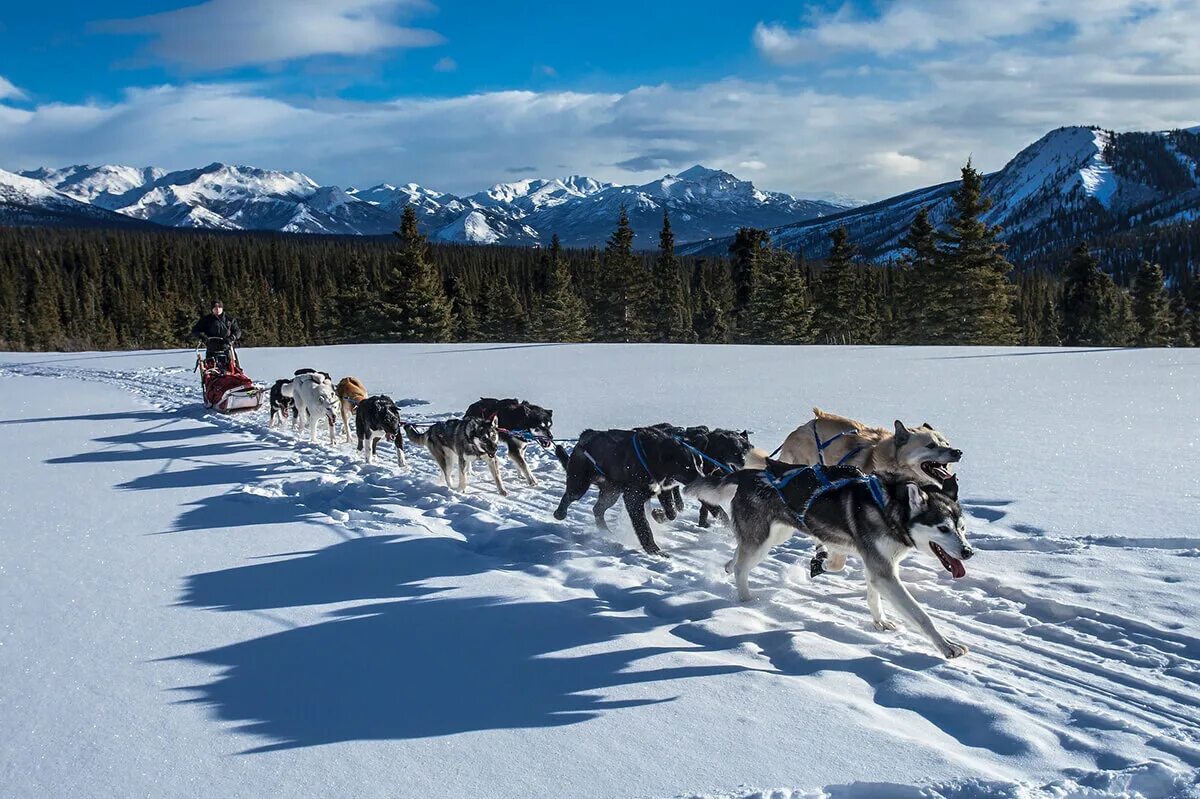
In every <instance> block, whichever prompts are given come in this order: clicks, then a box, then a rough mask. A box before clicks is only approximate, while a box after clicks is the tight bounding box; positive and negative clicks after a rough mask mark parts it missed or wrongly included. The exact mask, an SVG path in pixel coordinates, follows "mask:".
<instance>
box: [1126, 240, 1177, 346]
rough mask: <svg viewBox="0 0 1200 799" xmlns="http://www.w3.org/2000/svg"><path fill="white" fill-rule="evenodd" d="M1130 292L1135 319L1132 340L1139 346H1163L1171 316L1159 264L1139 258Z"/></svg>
mask: <svg viewBox="0 0 1200 799" xmlns="http://www.w3.org/2000/svg"><path fill="white" fill-rule="evenodd" d="M1132 293H1133V297H1132V299H1133V316H1134V319H1135V320H1136V321H1137V337H1136V341H1135V343H1136V344H1137V346H1139V347H1162V346H1164V345H1165V344H1167V343H1168V342H1169V341H1170V338H1171V319H1170V309H1169V308H1168V305H1167V292H1166V289H1165V288H1164V286H1163V273H1162V267H1160V266H1159V265H1158V264H1152V263H1150V262H1149V261H1143V262H1142V266H1141V268H1140V269H1138V272H1137V276H1136V277H1135V278H1134V280H1133V292H1132Z"/></svg>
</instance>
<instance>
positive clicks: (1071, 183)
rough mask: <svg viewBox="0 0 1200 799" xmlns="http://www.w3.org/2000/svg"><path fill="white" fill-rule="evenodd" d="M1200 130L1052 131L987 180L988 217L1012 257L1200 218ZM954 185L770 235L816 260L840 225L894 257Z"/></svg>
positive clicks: (948, 205)
mask: <svg viewBox="0 0 1200 799" xmlns="http://www.w3.org/2000/svg"><path fill="white" fill-rule="evenodd" d="M1197 159H1200V133H1198V132H1196V131H1167V132H1159V133H1112V132H1111V131H1105V130H1101V129H1098V128H1090V127H1065V128H1059V129H1057V130H1054V131H1051V132H1050V133H1048V134H1046V135H1045V136H1043V137H1042V138H1041V139H1039V140H1038V141H1036V142H1034V143H1033V144H1031V145H1030V146H1028V147H1026V148H1025V149H1024V150H1022V151H1021V152H1020V153H1018V154H1017V155H1016V156H1015V157H1014V158H1013V159H1012V160H1011V161H1009V162H1008V164H1006V165H1005V167H1004V168H1003V169H1001V170H1000V171H998V172H994V173H992V174H990V175H987V176H986V177H985V179H984V191H985V193H986V195H987V196H988V197H989V198H990V199H991V201H992V203H993V205H992V208H991V209H990V210H989V211H988V212H987V214H986V215H985V219H986V220H987V221H988V222H990V223H992V224H998V225H1001V226H1003V227H1004V236H1005V237H1006V240H1007V241H1008V243H1009V245H1010V247H1011V254H1012V255H1014V256H1015V257H1036V256H1037V255H1039V254H1040V253H1045V252H1052V251H1055V250H1056V249H1061V248H1062V247H1064V246H1069V245H1073V244H1074V243H1076V242H1078V241H1080V240H1087V239H1088V238H1089V237H1093V238H1094V237H1096V236H1099V235H1107V234H1110V233H1112V232H1114V231H1115V230H1123V229H1129V228H1132V227H1137V226H1145V225H1154V224H1162V223H1164V222H1170V221H1177V220H1179V219H1190V218H1195V217H1196V216H1197V215H1200V168H1198V167H1197ZM955 186H956V184H955V183H945V184H941V185H939V186H932V187H929V188H924V189H918V190H916V191H912V192H908V193H905V194H901V195H899V196H896V197H892V198H890V199H887V200H883V201H881V202H877V203H873V204H870V205H865V206H862V207H859V208H854V209H852V210H849V211H846V212H843V213H838V214H835V215H833V216H830V217H828V218H827V219H819V220H808V221H805V222H800V223H797V224H792V225H787V226H783V227H777V228H774V229H772V230H771V234H772V237H773V238H774V240H775V241H776V242H777V243H779V244H782V245H783V246H786V247H789V248H792V249H802V250H803V251H804V252H805V253H806V254H807V255H810V256H818V257H819V256H821V255H823V254H824V253H825V252H826V251H827V250H828V246H829V233H830V231H831V230H832V229H833V228H834V227H836V226H838V225H845V226H846V227H847V229H848V230H849V231H850V236H851V238H852V239H853V240H854V241H855V242H856V243H857V244H858V245H859V246H860V248H861V249H862V251H863V253H864V254H865V255H867V256H869V257H873V258H890V257H894V256H896V255H899V254H900V240H901V239H902V238H903V236H904V234H905V233H906V232H907V229H908V225H909V224H910V223H911V222H912V219H913V216H914V215H915V214H916V212H917V210H918V209H919V208H921V207H925V208H928V209H929V211H930V215H931V216H932V218H933V219H934V221H935V222H941V221H943V220H944V219H945V218H946V217H947V216H948V215H949V214H950V213H951V212H952V205H953V200H952V198H951V195H952V193H953V191H954V188H955ZM727 248H728V240H724V239H723V240H715V241H709V242H695V243H693V244H692V245H691V246H689V247H686V248H684V249H685V251H687V252H723V251H724V250H725V249H727Z"/></svg>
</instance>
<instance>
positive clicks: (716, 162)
mask: <svg viewBox="0 0 1200 799" xmlns="http://www.w3.org/2000/svg"><path fill="white" fill-rule="evenodd" d="M47 8H51V9H52V10H49V11H47V10H46V9H47ZM1197 30H1200V0H1133V1H1128V0H1089V2H1086V3H1084V2H1078V1H1077V0H1073V1H1071V2H1063V1H1061V0H1005V2H1002V3H997V2H994V0H893V2H874V3H872V2H844V3H843V2H822V3H801V2H761V1H760V0H740V2H737V3H729V2H727V0H724V1H721V2H719V1H718V0H689V1H688V2H683V1H682V0H660V2H656V3H654V2H638V3H629V2H625V0H608V2H605V3H575V2H553V3H552V2H540V0H528V1H527V2H519V3H497V2H495V0H492V1H491V2H477V0H207V2H200V3H192V4H188V3H181V2H168V1H167V0H106V2H104V3H96V2H78V1H77V0H57V2H55V3H53V4H47V6H41V5H40V4H37V3H20V4H18V3H9V4H5V8H4V9H3V10H2V11H0V168H2V169H8V170H20V169H31V168H34V167H37V166H43V165H48V166H64V165H67V164H75V163H91V164H99V163H125V164H133V165H139V166H143V165H154V166H161V167H164V168H167V169H181V168H187V167H194V166H202V165H204V164H208V163H211V162H213V161H224V162H229V163H243V164H251V165H254V166H259V167H264V168H270V169H284V170H297V171H301V172H304V173H306V174H308V175H310V176H311V177H312V178H314V179H315V180H317V181H318V182H320V183H322V184H335V185H340V186H343V187H347V186H352V185H355V186H363V185H368V184H374V183H379V182H383V181H386V182H389V183H393V184H401V183H408V182H416V183H420V184H422V185H424V186H427V187H431V188H434V189H439V190H442V191H450V192H455V193H466V192H473V191H477V190H479V189H482V188H484V187H486V186H489V185H491V184H493V183H497V182H502V181H511V180H517V179H520V178H524V177H533V176H542V177H549V176H555V175H566V174H583V175H588V176H591V177H595V178H599V179H602V180H609V181H613V182H617V183H640V182H646V181H649V180H652V179H654V178H656V177H659V176H661V175H663V174H665V173H667V172H678V171H682V170H683V169H686V168H687V167H689V166H691V165H692V164H696V163H701V164H704V165H705V166H709V167H713V168H722V169H726V170H728V171H730V172H732V173H734V174H736V175H738V176H739V177H742V178H745V179H749V180H753V181H754V183H755V184H756V185H758V186H759V187H760V188H765V189H772V190H778V191H787V192H789V193H793V194H797V195H803V196H822V195H828V194H837V195H844V196H850V197H854V198H858V199H861V200H874V199H880V198H883V197H887V196H891V195H893V194H896V193H899V192H903V191H906V190H909V189H913V188H917V187H920V186H925V185H929V184H932V183H938V182H942V181H945V180H950V179H953V178H954V177H955V176H956V175H957V172H958V169H959V167H961V166H962V164H963V162H965V161H966V160H967V158H972V159H973V161H974V163H975V164H976V165H977V166H979V167H981V168H982V169H984V170H985V171H991V170H995V169H999V168H1000V167H1002V166H1003V165H1004V164H1005V163H1006V162H1007V161H1008V160H1009V159H1010V158H1012V157H1013V156H1014V155H1015V154H1016V153H1017V152H1018V151H1019V150H1020V149H1021V148H1023V147H1025V146H1026V145H1028V144H1030V143H1031V142H1033V141H1035V140H1036V139H1037V138H1039V137H1041V136H1042V135H1044V134H1045V133H1046V132H1048V131H1050V130H1052V129H1054V128H1057V127H1060V126H1063V125H1099V126H1101V127H1105V128H1111V129H1115V130H1157V129H1169V128H1176V127H1190V126H1193V125H1196V124H1198V123H1200V103H1198V100H1200V47H1196V46H1195V41H1194V38H1193V37H1194V31H1197Z"/></svg>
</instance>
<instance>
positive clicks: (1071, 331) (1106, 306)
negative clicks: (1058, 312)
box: [1062, 243, 1126, 347]
mask: <svg viewBox="0 0 1200 799" xmlns="http://www.w3.org/2000/svg"><path fill="white" fill-rule="evenodd" d="M1121 293H1122V292H1121V291H1120V289H1118V288H1117V286H1116V284H1115V283H1113V281H1112V278H1111V277H1109V276H1108V275H1107V274H1105V273H1104V272H1102V271H1100V263H1099V261H1097V260H1096V259H1095V258H1094V257H1093V256H1092V254H1091V253H1090V252H1089V251H1088V248H1087V245H1086V244H1082V243H1081V244H1079V245H1078V246H1076V248H1075V250H1074V252H1072V253H1071V259H1070V260H1069V261H1068V262H1067V266H1066V270H1065V271H1064V275H1063V298H1062V343H1063V344H1065V345H1066V346H1068V347H1089V346H1093V347H1094V346H1112V345H1117V346H1120V345H1123V344H1124V343H1125V335H1126V330H1125V326H1126V325H1125V319H1124V311H1123V309H1122V307H1121V298H1120V297H1119V296H1118V295H1120V294H1121Z"/></svg>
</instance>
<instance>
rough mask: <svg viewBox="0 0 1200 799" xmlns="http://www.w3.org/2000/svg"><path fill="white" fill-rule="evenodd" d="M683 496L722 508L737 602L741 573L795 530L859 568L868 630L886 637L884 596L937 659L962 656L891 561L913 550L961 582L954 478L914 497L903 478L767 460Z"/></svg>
mask: <svg viewBox="0 0 1200 799" xmlns="http://www.w3.org/2000/svg"><path fill="white" fill-rule="evenodd" d="M687 491H688V493H691V494H694V495H696V496H697V497H699V498H700V499H702V500H704V501H708V502H712V503H713V504H725V503H726V502H728V503H729V505H730V509H731V513H730V515H731V516H732V520H733V530H734V534H735V536H736V537H737V554H736V555H735V556H734V557H733V559H732V560H730V561H729V562H728V563H726V564H725V571H726V572H731V573H733V575H734V578H735V580H736V583H737V590H738V598H739V599H740V600H741V601H743V602H746V601H749V600H750V598H751V597H750V587H749V585H748V579H749V575H750V570H751V569H753V568H754V567H755V566H756V565H757V564H758V563H759V562H760V561H761V560H762V559H763V558H764V557H766V555H767V553H768V552H769V551H770V550H771V548H772V547H774V546H776V545H778V544H781V543H783V542H784V541H786V540H787V539H789V538H791V537H792V535H793V534H794V533H795V531H796V530H797V529H800V530H802V531H803V532H806V533H808V534H809V535H810V536H812V537H813V538H814V539H816V541H817V542H818V543H819V544H822V545H824V548H825V549H827V550H828V551H829V552H831V553H834V554H839V553H840V554H853V555H857V556H858V557H860V558H861V559H862V562H863V568H864V570H865V571H866V576H867V606H868V607H869V608H870V610H871V617H872V618H873V619H874V621H875V626H876V627H877V628H879V629H880V630H894V629H896V626H895V624H893V623H892V622H891V621H890V620H889V619H888V617H887V615H886V614H885V613H884V610H883V605H882V604H881V602H880V597H885V598H886V599H887V600H888V602H889V603H890V604H891V605H892V607H893V608H895V609H896V610H897V611H899V613H900V615H901V616H902V617H903V618H904V619H905V620H906V621H907V622H908V623H909V624H911V625H912V626H914V627H917V628H919V629H920V630H921V632H923V633H924V634H925V635H926V636H927V637H928V638H929V640H930V641H932V642H933V645H934V646H936V647H937V648H938V650H939V651H940V652H941V653H942V654H943V655H944V656H945V657H947V658H955V657H958V656H959V655H963V654H966V652H967V648H966V647H965V646H963V645H962V644H959V643H955V642H954V641H951V640H949V639H947V638H946V637H945V636H943V635H942V634H941V633H939V632H938V631H937V629H936V628H935V627H934V626H933V620H932V619H930V618H929V614H927V613H926V612H925V611H924V610H923V609H922V608H921V606H920V605H918V604H917V601H916V600H915V599H913V596H912V594H910V593H909V592H908V589H907V588H905V587H904V584H903V583H902V582H900V574H899V564H900V561H901V560H902V559H903V558H904V557H905V556H906V555H907V554H908V553H909V552H912V551H913V550H914V549H915V550H917V551H919V552H924V553H925V554H927V555H929V556H930V557H932V558H936V559H937V560H938V561H939V562H940V563H941V564H942V567H943V568H945V569H946V571H948V572H950V573H951V575H953V576H954V577H955V578H956V579H957V578H959V577H962V576H963V575H965V574H966V573H967V570H966V568H965V567H964V566H963V563H962V562H963V561H964V560H966V559H968V558H970V557H971V556H972V555H974V554H975V552H974V550H973V549H971V546H970V544H968V543H967V539H966V536H965V531H964V527H963V519H962V509H961V508H960V507H959V504H958V481H957V478H955V477H953V476H952V477H950V478H949V479H948V480H946V481H945V482H944V483H943V485H942V487H941V488H934V487H925V488H922V487H920V486H918V485H917V484H916V483H913V482H911V481H909V480H907V479H906V478H903V477H898V476H890V475H872V476H865V475H863V474H862V473H861V472H859V471H858V470H857V469H854V468H853V467H848V466H843V467H831V468H829V469H822V468H821V467H815V468H814V467H797V466H794V465H791V464H785V463H780V462H779V461H769V462H768V464H767V468H766V469H764V470H758V469H746V470H743V471H739V472H735V473H733V474H731V475H728V476H725V477H719V476H718V477H706V478H702V479H700V480H698V481H696V482H695V483H693V484H692V485H691V486H689V487H688V489H687Z"/></svg>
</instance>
